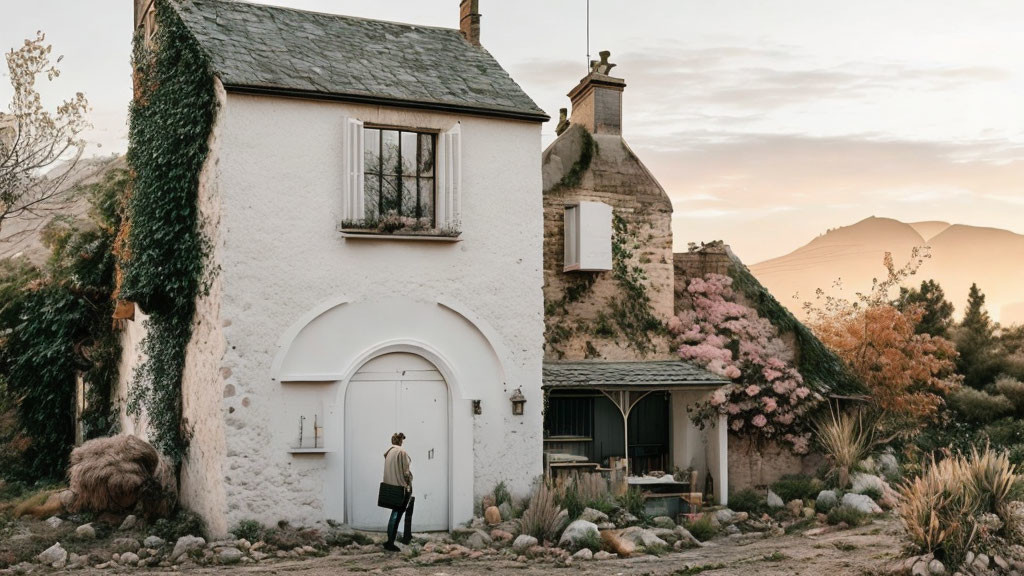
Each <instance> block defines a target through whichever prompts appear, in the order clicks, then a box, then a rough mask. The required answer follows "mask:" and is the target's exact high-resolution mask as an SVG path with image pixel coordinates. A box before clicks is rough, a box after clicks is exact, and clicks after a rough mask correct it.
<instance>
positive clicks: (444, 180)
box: [436, 123, 462, 228]
mask: <svg viewBox="0 0 1024 576" xmlns="http://www.w3.org/2000/svg"><path fill="white" fill-rule="evenodd" d="M438 141H439V144H438V155H437V166H438V173H437V176H438V178H437V202H436V203H437V227H438V228H459V227H460V225H461V218H462V124H461V123H457V124H455V127H453V128H452V129H451V130H448V131H447V132H442V133H441V134H440V136H439V137H438Z"/></svg>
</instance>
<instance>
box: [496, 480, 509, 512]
mask: <svg viewBox="0 0 1024 576" xmlns="http://www.w3.org/2000/svg"><path fill="white" fill-rule="evenodd" d="M505 502H508V505H509V506H511V505H512V494H511V493H510V492H509V491H508V486H506V485H505V481H504V480H502V481H501V482H498V485H497V486H495V487H494V505H495V506H501V505H502V504H503V503H505Z"/></svg>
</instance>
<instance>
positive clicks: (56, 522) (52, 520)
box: [46, 516, 64, 528]
mask: <svg viewBox="0 0 1024 576" xmlns="http://www.w3.org/2000/svg"><path fill="white" fill-rule="evenodd" d="M63 523H64V521H63V520H61V519H60V518H58V517H56V516H50V517H49V518H47V519H46V525H47V526H49V527H50V528H60V525H61V524H63Z"/></svg>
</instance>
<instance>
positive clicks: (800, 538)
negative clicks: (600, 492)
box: [136, 517, 900, 576]
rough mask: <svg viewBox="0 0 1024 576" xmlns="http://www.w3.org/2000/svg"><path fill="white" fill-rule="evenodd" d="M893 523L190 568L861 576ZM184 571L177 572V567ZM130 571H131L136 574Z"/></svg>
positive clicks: (895, 543)
mask: <svg viewBox="0 0 1024 576" xmlns="http://www.w3.org/2000/svg"><path fill="white" fill-rule="evenodd" d="M899 548H900V538H899V528H898V526H897V524H896V521H895V520H894V519H892V518H889V517H886V518H884V519H881V520H876V521H875V522H874V523H872V524H869V525H867V526H863V527H861V528H856V529H852V530H843V531H837V532H831V533H827V534H823V535H820V536H815V537H808V536H804V535H802V534H795V535H787V536H781V537H777V538H770V539H756V540H749V539H746V538H736V539H734V538H722V539H718V540H716V541H714V542H713V543H711V544H709V545H707V546H705V547H704V548H699V549H693V550H687V551H685V552H676V553H672V554H666V555H664V556H661V557H654V556H643V557H639V558H628V559H616V560H605V561H588V562H578V563H574V564H573V565H572V566H569V567H566V566H559V565H556V564H554V563H553V562H551V561H537V562H527V563H521V562H516V561H514V560H512V559H510V558H509V557H502V556H489V557H484V558H480V559H477V560H455V561H447V560H446V561H444V562H442V563H437V564H431V565H421V564H418V563H417V559H415V558H407V557H404V556H402V555H397V554H396V555H391V554H388V555H385V554H384V553H383V552H373V553H363V554H332V555H330V556H326V557H322V558H315V559H307V560H289V561H276V562H271V563H261V564H256V565H246V566H233V567H220V568H216V567H206V568H195V569H191V570H188V571H187V572H189V573H193V574H220V573H225V572H230V573H232V574H236V573H244V574H250V575H258V574H266V575H289V576H291V575H294V576H321V575H323V576H327V575H331V576H333V575H336V574H389V575H395V576H405V575H430V576H464V575H469V574H515V575H517V576H519V575H522V576H534V575H542V574H566V575H568V574H609V575H619V574H621V575H623V576H626V575H649V576H667V575H671V576H688V575H691V574H701V575H702V576H704V575H706V576H795V575H804V576H845V575H856V576H864V575H870V574H875V573H876V571H877V570H878V569H880V568H881V567H883V566H885V565H886V564H888V563H889V561H891V560H892V559H893V558H895V557H896V555H897V554H898V553H899ZM182 572H185V570H182ZM136 573H138V572H136Z"/></svg>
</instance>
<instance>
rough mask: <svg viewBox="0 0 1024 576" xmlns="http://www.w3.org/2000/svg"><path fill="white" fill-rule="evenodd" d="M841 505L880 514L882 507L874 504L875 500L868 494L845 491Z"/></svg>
mask: <svg viewBox="0 0 1024 576" xmlns="http://www.w3.org/2000/svg"><path fill="white" fill-rule="evenodd" d="M819 496H820V494H819ZM842 504H843V506H849V507H850V508H853V509H855V510H858V511H860V512H863V513H864V514H881V513H882V509H881V508H879V507H878V504H875V501H874V500H872V499H871V497H870V496H865V495H864V494H853V493H850V492H847V493H846V494H843V501H842Z"/></svg>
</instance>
